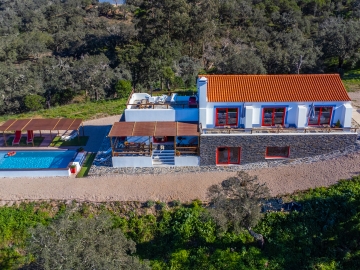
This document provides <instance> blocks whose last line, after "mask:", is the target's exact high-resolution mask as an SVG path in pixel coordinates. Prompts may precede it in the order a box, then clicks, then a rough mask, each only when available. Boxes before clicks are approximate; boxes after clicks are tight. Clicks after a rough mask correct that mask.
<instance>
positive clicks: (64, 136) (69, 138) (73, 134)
mask: <svg viewBox="0 0 360 270" xmlns="http://www.w3.org/2000/svg"><path fill="white" fill-rule="evenodd" d="M77 135H78V134H77V132H73V133H71V134H70V135H63V136H61V140H63V141H70V140H72V139H74V138H76V136H77Z"/></svg>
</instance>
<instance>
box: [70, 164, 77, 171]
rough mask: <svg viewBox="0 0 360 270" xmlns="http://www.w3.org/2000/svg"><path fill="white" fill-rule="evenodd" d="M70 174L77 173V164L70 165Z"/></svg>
mask: <svg viewBox="0 0 360 270" xmlns="http://www.w3.org/2000/svg"><path fill="white" fill-rule="evenodd" d="M70 172H71V173H76V165H75V164H72V165H70Z"/></svg>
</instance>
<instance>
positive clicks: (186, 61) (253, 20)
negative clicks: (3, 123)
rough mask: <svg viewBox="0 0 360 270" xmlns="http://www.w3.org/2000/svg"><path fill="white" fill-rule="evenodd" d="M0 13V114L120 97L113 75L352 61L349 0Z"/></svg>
mask: <svg viewBox="0 0 360 270" xmlns="http://www.w3.org/2000/svg"><path fill="white" fill-rule="evenodd" d="M0 18H2V20H1V21H0V35H1V37H2V38H1V40H0V97H1V98H0V114H1V115H3V114H17V113H24V112H27V111H32V110H38V109H39V108H44V107H45V108H46V110H50V109H52V108H53V107H57V106H60V105H66V104H69V103H73V102H79V101H80V103H82V102H89V101H100V100H104V99H113V98H115V97H121V96H123V97H125V96H126V93H127V91H128V90H126V91H125V93H124V94H123V93H122V90H121V91H120V90H119V89H120V88H121V87H120V88H119V84H118V82H119V81H120V82H131V87H132V88H135V89H136V90H137V91H140V90H141V91H143V90H150V91H151V90H155V89H174V88H182V87H187V88H189V87H193V85H194V83H195V77H196V75H198V74H204V73H241V74H259V73H267V74H279V73H285V74H287V73H318V72H320V73H321V72H339V73H340V74H341V75H343V74H344V72H345V71H347V70H349V69H353V68H356V67H357V65H358V60H359V45H360V31H359V30H360V20H359V18H360V5H359V3H358V1H357V0H348V1H318V0H308V1H304V0H283V1H265V0H264V1H255V0H227V1H216V0H208V1H200V2H199V1H191V0H173V1H149V0H127V1H126V4H124V5H118V6H114V5H111V4H109V3H98V1H97V0H53V1H51V2H48V1H42V0H28V1H22V0H14V1H8V0H6V1H1V3H0ZM117 86H118V87H117ZM348 88H349V87H348ZM350 88H351V87H350ZM126 89H129V85H128V83H127V86H126ZM119 91H120V92H119ZM120 93H121V94H120ZM124 103H125V102H122V106H121V107H120V108H119V109H118V110H97V108H95V106H94V105H95V104H96V103H90V104H89V103H87V104H85V106H87V109H89V110H90V112H89V113H87V112H86V113H84V111H83V110H82V109H81V108H80V109H79V110H78V108H77V107H78V106H79V105H75V106H73V107H72V109H71V110H68V109H66V112H61V111H57V112H56V113H55V112H52V113H46V112H44V111H42V110H40V115H46V116H48V114H51V117H54V116H55V117H57V116H64V117H81V118H84V119H86V118H88V117H89V116H92V115H95V114H96V113H99V114H102V113H104V114H114V113H115V112H116V113H119V112H121V110H122V109H123V108H124V107H123V104H124ZM85 111H86V110H85ZM109 112H110V113H109ZM54 114H55V115H54Z"/></svg>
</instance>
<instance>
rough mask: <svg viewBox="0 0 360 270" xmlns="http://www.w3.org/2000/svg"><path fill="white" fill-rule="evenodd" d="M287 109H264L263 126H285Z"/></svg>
mask: <svg viewBox="0 0 360 270" xmlns="http://www.w3.org/2000/svg"><path fill="white" fill-rule="evenodd" d="M284 119H285V108H263V113H262V125H263V126H275V125H284Z"/></svg>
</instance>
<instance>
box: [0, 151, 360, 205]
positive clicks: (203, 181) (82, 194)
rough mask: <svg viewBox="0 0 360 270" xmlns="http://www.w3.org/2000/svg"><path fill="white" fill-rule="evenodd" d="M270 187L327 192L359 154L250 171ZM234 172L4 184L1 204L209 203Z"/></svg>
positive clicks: (358, 170)
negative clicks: (211, 190) (215, 187)
mask: <svg viewBox="0 0 360 270" xmlns="http://www.w3.org/2000/svg"><path fill="white" fill-rule="evenodd" d="M248 172H249V173H250V174H251V175H257V176H258V177H259V181H260V182H264V183H266V184H267V185H268V187H269V188H270V190H271V194H272V195H279V194H285V193H292V192H294V191H296V190H305V189H308V188H314V187H319V186H329V185H332V184H334V183H336V182H337V181H338V180H339V179H347V178H350V177H352V176H354V175H357V174H360V153H359V152H357V153H354V154H351V155H346V156H342V157H339V158H337V159H333V160H327V161H319V162H315V163H310V164H300V165H292V166H284V167H275V168H266V169H258V170H252V171H248ZM232 175H234V173H230V172H208V173H193V174H189V173H187V174H176V175H171V174H165V175H117V176H114V175H111V176H109V175H107V176H106V175H105V176H100V177H97V178H69V177H54V178H37V179H35V178H15V179H13V178H0V187H1V189H0V201H2V202H3V203H6V202H9V201H10V202H12V201H20V200H51V199H54V200H74V199H77V200H80V201H93V202H103V201H147V200H160V201H171V200H175V199H179V200H181V201H183V202H185V201H191V200H193V199H200V200H206V190H207V188H208V187H209V186H210V185H212V184H215V183H220V182H221V181H222V180H224V179H226V178H227V177H229V176H232Z"/></svg>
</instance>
